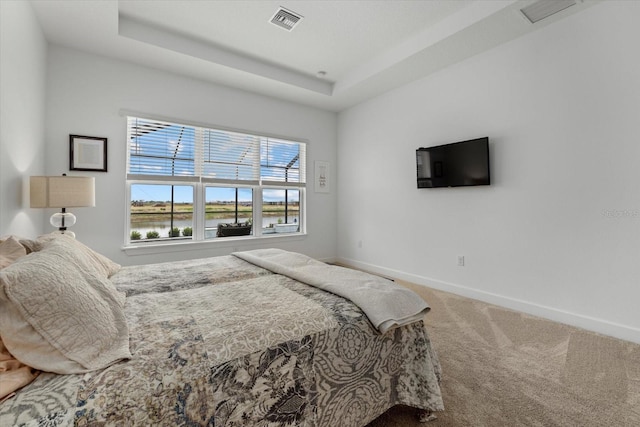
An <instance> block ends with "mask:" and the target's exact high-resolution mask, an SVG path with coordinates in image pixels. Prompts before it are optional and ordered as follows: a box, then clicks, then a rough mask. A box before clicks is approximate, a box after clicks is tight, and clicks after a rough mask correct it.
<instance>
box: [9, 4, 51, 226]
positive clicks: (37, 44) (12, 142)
mask: <svg viewBox="0 0 640 427" xmlns="http://www.w3.org/2000/svg"><path fill="white" fill-rule="evenodd" d="M46 52H47V44H46V41H45V39H44V36H43V35H42V31H41V30H40V26H39V24H38V22H37V19H36V17H35V13H34V12H33V9H32V8H31V4H30V3H28V2H23V1H20V2H18V1H1V2H0V236H2V235H5V234H16V235H20V236H32V235H34V234H36V233H37V232H38V231H39V230H40V228H41V224H42V219H43V212H42V210H40V209H30V208H29V200H28V182H29V181H28V177H29V176H30V175H41V174H43V173H44V158H45V154H44V102H45V71H46V70H45V64H46Z"/></svg>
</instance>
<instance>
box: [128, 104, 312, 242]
mask: <svg viewBox="0 0 640 427" xmlns="http://www.w3.org/2000/svg"><path fill="white" fill-rule="evenodd" d="M127 140H128V144H129V147H128V151H127V152H128V156H127V194H129V210H128V217H127V235H128V238H127V241H128V243H131V244H144V243H149V242H158V241H164V242H172V241H189V240H197V241H203V240H215V239H221V238H227V237H242V236H245V237H246V236H251V237H254V238H255V237H261V236H265V235H269V234H273V233H299V232H303V230H304V229H303V225H304V224H302V220H301V219H302V217H303V216H302V215H301V212H302V211H303V209H304V192H305V188H306V182H305V177H306V172H305V163H306V161H305V150H306V145H305V144H304V143H302V142H297V141H289V140H285V139H279V138H272V137H266V136H260V135H251V134H247V133H241V132H232V131H227V130H220V129H210V128H204V127H199V126H193V125H187V124H177V123H170V122H165V121H159V120H150V119H143V118H137V117H128V119H127Z"/></svg>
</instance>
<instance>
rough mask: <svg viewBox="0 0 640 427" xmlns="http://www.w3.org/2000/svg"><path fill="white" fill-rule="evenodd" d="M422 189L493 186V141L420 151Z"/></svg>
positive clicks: (420, 181) (418, 151) (418, 168)
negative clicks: (490, 170)
mask: <svg viewBox="0 0 640 427" xmlns="http://www.w3.org/2000/svg"><path fill="white" fill-rule="evenodd" d="M416 168H417V171H418V188H437V187H462V186H471V185H489V184H490V183H491V179H490V174H489V138H488V137H483V138H476V139H471V140H468V141H460V142H454V143H451V144H444V145H437V146H435V147H426V148H418V149H417V150H416Z"/></svg>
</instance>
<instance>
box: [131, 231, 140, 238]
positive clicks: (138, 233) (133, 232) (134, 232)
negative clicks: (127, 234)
mask: <svg viewBox="0 0 640 427" xmlns="http://www.w3.org/2000/svg"><path fill="white" fill-rule="evenodd" d="M141 238H142V234H140V232H139V231H138V230H133V231H131V240H140V239H141Z"/></svg>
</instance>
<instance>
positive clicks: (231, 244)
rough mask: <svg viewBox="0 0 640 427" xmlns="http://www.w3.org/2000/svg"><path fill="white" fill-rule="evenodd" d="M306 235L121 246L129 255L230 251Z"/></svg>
mask: <svg viewBox="0 0 640 427" xmlns="http://www.w3.org/2000/svg"><path fill="white" fill-rule="evenodd" d="M305 237H306V234H305V233H291V234H286V235H282V234H281V235H276V234H273V235H266V236H264V235H263V236H261V237H223V238H217V239H212V240H204V241H203V240H200V241H192V240H189V241H182V242H181V241H166V242H158V243H143V244H137V245H131V244H129V245H125V246H123V247H122V250H123V251H124V253H126V254H127V255H129V256H136V255H152V254H161V253H171V252H186V251H199V250H203V249H213V248H216V249H218V248H231V249H232V251H236V250H239V249H240V245H244V244H245V243H261V244H268V242H270V241H272V242H274V243H275V241H278V242H284V241H295V240H302V239H304V238H305Z"/></svg>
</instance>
